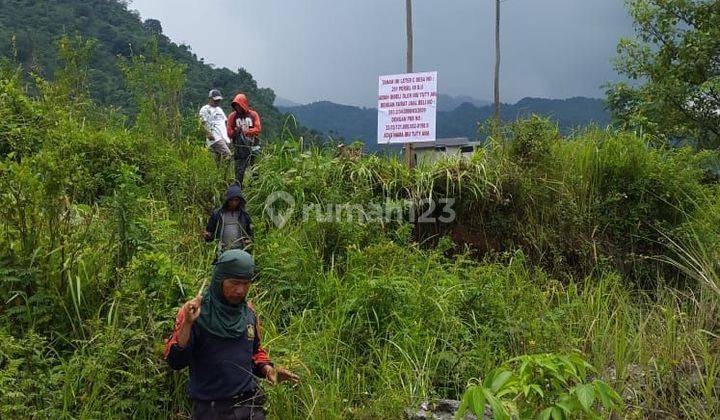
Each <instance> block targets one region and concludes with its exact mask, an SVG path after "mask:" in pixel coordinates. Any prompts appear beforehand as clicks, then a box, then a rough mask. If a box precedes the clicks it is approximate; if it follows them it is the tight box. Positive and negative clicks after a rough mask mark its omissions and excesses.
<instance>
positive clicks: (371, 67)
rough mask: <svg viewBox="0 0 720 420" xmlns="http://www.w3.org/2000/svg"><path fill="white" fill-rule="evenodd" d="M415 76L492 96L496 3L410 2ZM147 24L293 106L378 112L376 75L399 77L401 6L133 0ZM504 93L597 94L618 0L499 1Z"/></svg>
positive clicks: (355, 1) (379, 1) (624, 32)
mask: <svg viewBox="0 0 720 420" xmlns="http://www.w3.org/2000/svg"><path fill="white" fill-rule="evenodd" d="M413 4H414V19H415V70H416V71H432V70H437V71H438V72H439V73H438V89H439V91H440V93H446V94H450V95H461V94H463V95H470V96H474V97H476V98H480V99H485V100H490V99H491V98H492V74H493V73H492V72H493V60H494V51H493V48H494V39H493V36H494V28H493V25H494V6H493V5H494V1H492V0H443V1H438V0H414V3H413ZM130 8H131V9H136V10H138V11H139V12H140V15H141V16H142V18H143V19H147V18H153V19H158V20H160V21H161V22H162V26H163V32H164V33H165V34H166V35H168V36H169V37H170V38H172V39H173V40H174V41H176V42H179V43H184V44H187V45H189V46H190V47H191V48H192V50H193V51H194V52H195V53H196V54H198V56H201V57H204V58H205V60H206V62H209V63H213V64H215V65H216V66H219V67H228V68H231V69H237V68H238V67H244V68H245V69H247V70H248V71H249V72H250V73H252V74H253V76H254V77H255V79H256V80H257V81H258V83H259V84H260V85H261V86H264V87H270V88H273V89H274V90H275V92H276V94H277V95H279V96H282V97H284V98H288V99H291V100H293V101H296V102H301V103H307V102H313V101H317V100H331V101H334V102H338V103H344V104H352V105H363V106H374V105H375V100H376V96H377V92H376V91H377V77H378V75H380V74H395V73H402V72H403V71H404V70H405V64H404V60H405V2H404V1H402V0H255V1H242V0H203V1H201V2H199V1H197V0H132V1H131V4H130ZM502 12H503V15H502V19H503V23H502V25H503V26H502V34H501V37H502V52H503V61H502V72H501V96H502V100H503V101H505V102H515V101H517V100H519V99H521V98H523V97H526V96H535V97H549V98H566V97H571V96H592V97H600V96H602V89H601V85H602V84H604V83H605V82H608V81H612V80H617V79H618V76H617V75H616V74H615V72H614V70H613V68H612V60H613V57H614V55H615V47H616V45H617V41H618V39H619V38H620V37H621V36H628V35H631V34H632V21H631V19H630V18H629V16H628V15H627V11H626V10H625V8H624V1H623V0H505V1H504V2H503V3H502Z"/></svg>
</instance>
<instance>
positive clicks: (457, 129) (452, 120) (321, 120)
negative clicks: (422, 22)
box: [280, 97, 610, 150]
mask: <svg viewBox="0 0 720 420" xmlns="http://www.w3.org/2000/svg"><path fill="white" fill-rule="evenodd" d="M280 111H282V112H287V113H292V114H293V115H295V117H296V118H297V120H298V122H299V123H300V124H302V125H304V126H306V127H309V128H312V129H314V130H316V131H318V132H321V133H323V134H325V135H328V136H331V137H335V138H342V139H345V140H346V141H353V140H361V141H363V142H364V143H365V144H366V145H367V148H368V150H375V149H377V110H376V109H375V108H360V107H356V106H349V105H340V104H336V103H332V102H327V101H324V102H315V103H311V104H307V105H301V106H296V107H280ZM492 114H493V107H492V105H485V106H476V105H473V104H471V103H468V102H464V103H462V104H461V105H459V106H458V107H457V108H454V109H453V110H451V111H439V112H438V115H437V136H438V137H439V138H444V137H467V138H469V139H478V138H479V134H478V122H483V121H486V120H487V119H488V118H490V117H491V116H492ZM532 114H538V115H544V116H547V117H548V118H550V119H552V120H554V121H556V122H557V123H558V125H559V126H560V129H561V131H563V132H565V133H567V132H569V131H571V130H572V129H573V128H576V127H582V126H587V125H590V124H597V125H598V126H606V125H607V124H609V123H610V115H609V113H608V112H607V111H606V110H605V103H604V101H603V100H601V99H594V98H584V97H576V98H569V99H542V98H524V99H522V100H520V101H519V102H517V103H515V104H503V106H502V108H501V118H502V120H503V121H514V120H516V119H518V118H521V117H525V116H529V115H532Z"/></svg>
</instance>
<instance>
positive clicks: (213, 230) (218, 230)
mask: <svg viewBox="0 0 720 420" xmlns="http://www.w3.org/2000/svg"><path fill="white" fill-rule="evenodd" d="M235 197H237V198H240V206H238V225H239V226H240V228H241V229H243V230H244V231H245V234H246V235H247V237H248V238H250V239H252V237H253V231H252V219H251V218H250V214H248V212H247V211H246V210H245V197H244V196H243V194H242V189H241V188H240V187H239V186H237V185H232V186H231V187H230V188H228V191H227V193H226V195H225V202H224V203H223V205H222V207H220V208H219V209H217V210H215V211H213V213H212V214H211V215H210V218H209V219H208V222H207V226H206V227H205V230H207V231H208V232H210V234H211V235H212V237H211V238H210V239H208V240H206V242H210V241H212V240H220V239H221V236H222V213H223V212H225V211H228V209H227V205H228V204H227V203H228V201H229V200H230V199H232V198H235Z"/></svg>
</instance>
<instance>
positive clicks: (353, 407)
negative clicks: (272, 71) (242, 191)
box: [0, 45, 720, 418]
mask: <svg viewBox="0 0 720 420" xmlns="http://www.w3.org/2000/svg"><path fill="white" fill-rule="evenodd" d="M80 47H81V48H79V49H77V50H66V51H65V52H64V53H63V57H64V59H63V62H64V67H63V68H62V69H61V70H62V71H60V74H61V75H66V76H68V75H76V76H78V75H79V77H69V76H68V77H65V76H63V77H60V78H58V80H57V81H56V82H54V83H50V82H46V81H43V80H41V79H37V80H35V83H34V84H33V85H30V86H27V85H26V84H25V83H24V82H23V77H22V74H21V72H19V71H17V70H16V68H17V64H13V63H5V65H4V66H3V70H2V74H1V75H0V124H1V126H0V153H1V155H0V157H1V160H0V212H1V213H0V250H1V252H2V254H1V255H0V264H1V265H0V297H1V298H2V302H3V305H2V306H1V307H0V415H1V416H2V417H7V418H18V417H19V418H24V417H50V418H56V417H62V418H75V417H78V418H127V417H141V418H162V417H175V416H181V415H184V414H185V413H187V412H188V401H187V399H186V397H185V394H184V385H185V383H186V381H187V373H172V372H170V371H168V369H167V368H166V366H165V363H164V362H163V361H162V359H161V349H162V345H163V339H164V338H165V337H167V336H168V334H169V332H170V329H171V326H172V322H173V317H174V314H175V311H176V310H177V308H178V307H179V305H180V304H181V303H182V302H184V301H185V300H187V299H188V297H190V296H192V295H194V293H196V291H197V289H198V287H199V286H200V284H201V283H202V280H203V279H204V278H206V277H207V276H208V274H209V270H210V262H211V260H212V257H213V249H212V247H209V246H206V245H205V244H204V243H203V242H202V240H201V239H200V237H199V232H200V230H201V227H202V225H203V221H204V219H205V217H206V216H207V214H208V213H207V212H208V210H209V208H210V207H212V206H213V204H217V203H218V202H219V199H220V195H221V193H222V191H223V190H224V188H225V186H226V182H227V180H226V179H224V178H223V173H226V174H227V173H229V172H231V171H226V170H224V168H219V169H218V168H216V167H215V165H214V163H213V161H212V159H211V157H210V156H209V154H208V153H207V151H206V150H205V149H204V147H203V145H202V144H201V141H200V140H199V138H200V136H197V137H192V136H191V137H183V138H176V137H173V136H171V135H169V130H159V131H158V130H156V124H147V123H146V121H145V119H143V118H140V117H139V118H138V119H137V122H136V124H135V125H133V126H131V127H128V126H127V125H126V124H125V123H124V119H122V118H119V117H117V116H115V115H114V114H112V113H106V112H98V109H97V107H95V106H93V105H92V104H91V103H90V102H88V99H87V95H86V94H85V93H83V92H85V90H86V88H87V87H86V86H84V85H83V83H84V80H85V79H84V78H83V77H82V74H83V73H82V71H81V70H82V69H83V68H84V66H83V64H82V59H83V57H84V51H85V50H84V49H83V48H82V45H80ZM167 60H168V58H167V57H165V56H161V55H160V56H156V57H155V58H154V59H152V60H150V61H146V60H131V61H128V62H127V63H126V67H125V68H124V71H123V74H124V76H125V77H126V78H127V82H128V84H129V85H130V86H139V87H142V86H144V85H146V84H147V83H149V82H148V81H147V80H145V79H144V78H145V77H147V78H150V80H158V81H162V82H163V83H156V86H157V87H158V89H160V90H163V89H169V90H170V92H159V93H161V95H159V97H158V101H159V102H148V101H139V102H138V103H136V105H135V106H136V107H137V108H138V110H139V115H140V116H142V115H149V114H150V113H152V112H154V110H155V109H156V108H155V107H157V106H160V105H161V109H162V110H163V112H162V113H161V114H158V113H156V114H155V115H157V116H170V117H172V116H173V115H177V114H178V113H179V110H178V108H177V103H176V102H172V101H169V102H164V100H165V99H167V98H172V97H173V92H175V91H174V90H173V89H176V88H177V87H178V83H177V82H178V80H177V77H178V74H177V73H176V72H175V71H174V69H175V67H174V66H171V65H167ZM70 70H72V71H70ZM179 82H182V80H180V81H179ZM28 91H32V92H37V95H36V96H29V95H28ZM133 97H137V96H133ZM173 104H174V105H173ZM173 106H175V108H174V110H173V109H171V108H172V107H173ZM163 118H164V117H163ZM163 118H159V119H158V121H161V122H162V123H163V124H165V123H167V121H166V120H165V119H163ZM500 134H501V136H500V137H498V138H495V139H492V140H491V141H489V142H488V144H487V146H486V147H485V148H483V149H482V150H479V151H477V152H476V154H475V155H474V156H473V157H472V158H471V159H470V160H457V159H448V160H443V161H441V162H438V163H436V164H433V165H432V166H425V167H420V168H417V169H416V170H413V171H409V170H408V169H407V168H406V167H405V166H404V165H403V163H402V162H401V161H398V160H397V159H394V158H383V157H378V156H365V157H359V156H357V155H353V154H348V155H347V156H345V157H336V156H334V151H333V150H326V149H321V148H317V147H314V146H309V145H307V144H305V142H304V141H303V139H302V138H292V137H290V136H288V135H284V137H280V138H276V139H273V142H272V144H268V145H267V146H266V147H265V149H264V154H263V156H262V157H261V158H260V160H259V162H258V165H257V168H256V170H255V176H254V178H253V179H252V181H251V182H250V185H249V187H248V191H247V193H248V198H249V209H250V212H251V214H252V215H253V216H254V217H255V219H256V225H257V232H256V243H255V244H254V248H253V252H254V254H255V256H256V259H257V261H258V264H259V266H260V267H261V268H262V270H261V273H260V280H259V282H258V283H257V284H256V286H255V288H254V290H253V292H252V294H253V300H254V303H255V306H256V307H257V308H258V310H259V313H260V315H261V317H262V322H263V325H264V331H265V332H264V336H265V340H266V342H267V346H268V348H269V349H270V354H271V356H272V357H273V358H274V359H275V361H276V362H278V363H281V364H284V365H286V366H288V367H290V368H291V369H293V370H295V371H297V372H298V373H299V374H300V375H301V376H302V384H301V385H300V386H298V387H296V388H290V387H286V386H280V387H277V388H267V392H268V394H269V401H270V403H269V410H270V413H272V414H273V415H275V416H277V417H278V418H301V417H315V418H338V417H350V418H378V417H385V418H388V417H389V418H398V417H401V416H402V412H403V410H404V409H405V408H406V407H409V406H413V405H416V404H418V403H419V402H420V401H422V400H424V399H427V398H437V397H451V398H462V396H463V395H464V394H465V391H466V389H469V390H470V391H469V393H468V394H467V395H470V396H471V397H468V398H469V399H468V400H467V401H470V402H472V401H475V402H477V401H480V400H479V399H478V398H475V397H472V396H480V395H482V396H483V398H486V397H487V395H489V397H487V398H486V399H485V400H482V401H488V402H490V403H492V404H494V413H495V414H496V415H500V414H501V413H503V412H504V411H507V412H508V413H512V412H515V413H518V414H521V415H523V416H529V415H535V414H542V413H545V414H546V415H553V413H554V415H556V416H559V417H560V418H562V417H563V416H564V417H579V416H580V417H581V416H588V417H589V416H591V414H590V413H593V412H594V413H596V414H599V415H602V416H608V415H609V411H608V410H606V409H604V408H603V407H604V403H606V402H607V403H608V404H609V405H608V406H609V407H614V408H613V410H614V411H615V412H618V413H620V414H622V415H625V416H628V417H631V418H643V417H653V416H655V417H664V416H684V417H690V418H715V417H717V416H718V415H719V414H720V399H719V398H718V397H719V395H718V393H719V392H720V388H719V387H718V385H717V379H718V372H720V369H719V368H720V355H718V350H719V348H718V339H717V337H718V334H720V323H719V322H718V319H720V318H718V312H717V310H718V297H719V296H720V294H719V292H720V290H719V289H718V273H717V269H718V266H717V260H718V243H719V242H720V232H718V226H720V223H718V221H719V220H718V214H720V211H719V210H720V193H719V192H718V184H717V180H716V178H715V177H714V176H713V174H712V172H711V171H708V168H712V167H713V165H716V158H717V156H716V155H715V154H712V153H709V152H703V153H695V152H694V151H693V150H691V149H669V148H665V147H655V146H652V144H653V139H652V138H651V137H639V136H637V135H634V134H629V133H623V132H616V131H602V130H600V131H598V130H589V131H586V132H581V133H578V134H577V135H575V136H573V137H571V138H566V139H563V138H561V136H560V135H559V133H558V131H557V128H556V127H555V125H554V124H552V123H550V122H548V121H546V120H542V119H539V118H531V119H529V120H523V121H519V122H517V123H515V124H513V125H511V126H508V127H506V129H505V130H503V131H502V132H501V133H500ZM276 191H286V192H288V193H289V194H290V195H291V196H292V197H294V200H295V204H296V205H295V211H294V213H290V214H289V220H288V223H286V224H285V225H284V226H283V227H278V226H276V225H275V224H274V223H272V222H271V218H270V217H269V214H271V213H270V212H268V211H266V210H267V209H266V207H267V206H266V200H267V198H268V197H269V196H271V195H272V193H274V192H276ZM429 197H432V198H435V199H440V198H445V197H450V198H455V199H456V203H455V206H454V208H455V210H456V212H457V219H456V220H455V222H454V223H451V224H440V225H432V226H423V225H421V226H419V227H414V226H413V225H412V224H410V223H406V222H402V221H398V220H385V221H383V222H382V223H370V222H364V221H362V220H360V219H356V218H347V217H344V218H342V219H341V220H321V221H316V220H315V219H314V218H309V219H308V220H305V218H304V217H303V208H304V206H306V205H309V204H313V203H316V204H322V205H328V204H346V203H347V204H351V205H354V204H367V203H382V204H383V205H384V206H390V207H392V206H393V205H397V206H399V207H398V208H399V209H400V211H401V212H402V211H405V212H407V206H406V203H407V201H406V200H410V201H411V202H420V201H421V200H422V199H424V198H429ZM515 357H519V358H517V359H516V358H515ZM590 365H592V366H593V367H594V369H592V368H591V367H590ZM523 366H524V367H523ZM487 378H492V380H490V381H489V382H488V380H487ZM483 384H484V385H483ZM603 384H607V386H606V385H603ZM468 387H469V388H468ZM610 387H612V388H614V389H615V390H617V392H618V393H619V395H620V397H621V400H622V401H615V400H613V396H612V393H611V392H610V391H609V389H610ZM538 388H539V389H540V390H541V392H538V391H537V389H538ZM486 392H487V395H486ZM478 393H480V394H478ZM508 395H510V396H512V395H515V397H514V398H512V399H510V400H509V399H507V398H508V397H507V396H508ZM606 400H607V401H606ZM471 407H472V405H471ZM585 410H587V411H585ZM583 413H585V414H583Z"/></svg>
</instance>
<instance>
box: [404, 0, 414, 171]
mask: <svg viewBox="0 0 720 420" xmlns="http://www.w3.org/2000/svg"><path fill="white" fill-rule="evenodd" d="M405 22H406V30H407V57H406V61H405V63H406V68H405V72H406V73H412V72H413V22H412V0H405ZM412 149H413V147H412V143H405V159H406V160H407V165H408V168H411V169H412V167H413V158H412V154H413V153H412Z"/></svg>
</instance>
